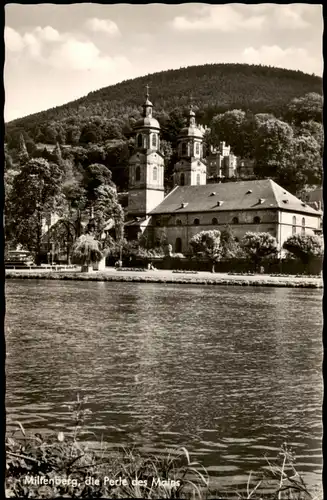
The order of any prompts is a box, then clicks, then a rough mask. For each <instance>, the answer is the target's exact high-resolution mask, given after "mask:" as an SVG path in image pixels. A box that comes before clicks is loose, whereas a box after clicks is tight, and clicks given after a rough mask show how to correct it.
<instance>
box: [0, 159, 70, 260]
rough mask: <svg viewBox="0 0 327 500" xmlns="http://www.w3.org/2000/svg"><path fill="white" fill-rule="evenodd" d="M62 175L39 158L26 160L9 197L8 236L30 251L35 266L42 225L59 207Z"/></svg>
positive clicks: (39, 246) (59, 170) (57, 169)
mask: <svg viewBox="0 0 327 500" xmlns="http://www.w3.org/2000/svg"><path fill="white" fill-rule="evenodd" d="M61 182H62V171H61V169H60V168H59V167H58V165H56V164H54V163H49V162H47V161H46V160H44V159H42V158H38V159H32V160H29V161H28V162H27V163H26V164H25V165H23V167H22V169H21V171H20V172H19V173H18V174H17V175H16V176H15V177H14V179H13V186H12V190H11V192H10V196H8V205H9V213H8V219H9V220H8V232H9V233H10V234H11V235H12V237H13V239H14V240H15V241H16V242H17V243H20V244H21V245H22V246H23V247H26V248H27V249H28V250H29V251H31V252H32V253H33V254H34V256H35V260H36V262H37V263H38V261H39V259H40V254H41V239H42V225H43V222H44V219H46V217H47V216H48V214H49V213H53V212H55V210H56V208H57V206H58V205H59V203H60V200H61V197H60V189H61Z"/></svg>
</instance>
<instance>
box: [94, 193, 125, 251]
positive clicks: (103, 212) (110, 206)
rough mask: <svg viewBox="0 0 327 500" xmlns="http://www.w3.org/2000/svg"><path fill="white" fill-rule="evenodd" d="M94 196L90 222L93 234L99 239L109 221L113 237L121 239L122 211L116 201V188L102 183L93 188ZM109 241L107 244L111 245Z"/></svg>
mask: <svg viewBox="0 0 327 500" xmlns="http://www.w3.org/2000/svg"><path fill="white" fill-rule="evenodd" d="M94 196H95V200H94V204H93V214H94V215H93V221H92V222H93V227H94V234H95V236H96V237H97V238H98V239H100V238H101V236H102V234H103V232H104V231H105V229H106V227H107V226H108V223H109V225H112V228H113V229H114V231H115V239H116V240H121V239H122V235H123V225H124V211H123V209H122V207H121V205H120V204H119V202H118V197H117V191H116V188H115V187H113V186H111V185H108V184H102V185H100V186H99V187H97V188H96V189H95V191H94ZM110 222H111V224H110ZM107 243H109V242H107ZM111 243H112V242H111V241H110V244H109V246H111ZM104 244H106V241H104Z"/></svg>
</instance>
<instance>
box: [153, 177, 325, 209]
mask: <svg viewBox="0 0 327 500" xmlns="http://www.w3.org/2000/svg"><path fill="white" fill-rule="evenodd" d="M218 202H219V203H218ZM277 208H279V209H284V210H287V211H294V212H300V213H304V214H311V215H316V216H319V215H320V214H319V212H318V211H317V210H314V209H313V208H311V207H310V206H308V205H307V204H306V203H304V202H302V201H301V200H299V199H298V198H296V196H294V195H292V194H291V193H289V192H288V191H286V190H285V189H283V188H282V187H281V186H279V185H278V184H276V183H275V182H274V181H272V180H271V179H263V180H249V181H240V182H225V183H219V184H205V185H202V186H177V187H176V188H174V189H173V190H172V191H171V192H170V193H169V194H168V195H167V196H166V198H165V199H164V200H163V201H162V202H161V203H160V204H159V205H158V206H157V207H156V208H155V209H154V210H152V211H151V212H150V215H155V214H168V213H169V214H171V213H175V214H178V213H189V212H210V211H212V212H216V211H231V210H258V209H259V210H260V209H266V210H267V209H277Z"/></svg>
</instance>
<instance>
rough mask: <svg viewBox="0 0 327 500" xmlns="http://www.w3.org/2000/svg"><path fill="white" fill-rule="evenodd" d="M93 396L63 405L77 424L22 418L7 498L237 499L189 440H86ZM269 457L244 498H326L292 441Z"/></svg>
mask: <svg viewBox="0 0 327 500" xmlns="http://www.w3.org/2000/svg"><path fill="white" fill-rule="evenodd" d="M87 403H88V400H87V398H86V397H84V398H83V399H80V398H79V396H77V401H72V402H68V403H64V404H63V407H64V408H67V409H68V411H69V413H70V415H71V418H72V423H73V430H72V431H67V432H66V431H65V432H63V431H59V432H58V433H52V434H48V435H41V434H32V433H29V432H28V431H27V430H25V429H24V427H23V425H22V424H21V423H20V422H16V425H17V430H16V429H15V430H13V431H11V432H8V433H7V436H6V440H5V452H6V482H5V489H6V491H5V496H6V498H146V499H151V498H165V499H175V500H176V499H189V500H191V499H192V500H205V499H208V498H232V497H233V498H234V495H233V493H232V492H230V493H231V494H229V493H228V492H225V494H224V493H223V492H222V491H220V492H219V491H217V490H216V491H213V490H212V489H211V488H210V485H209V473H208V471H207V470H206V469H205V468H204V467H203V466H202V465H201V464H200V463H199V462H197V461H194V460H191V457H190V454H189V452H188V450H187V449H186V448H185V447H180V448H178V449H177V450H175V453H174V454H172V453H171V452H168V451H167V452H166V453H165V454H164V455H163V456H161V457H158V456H151V455H150V456H147V457H145V456H143V455H142V454H141V453H140V452H138V451H137V449H125V448H123V449H122V450H119V451H115V452H113V451H112V450H111V451H109V450H108V449H107V448H106V446H105V443H103V442H102V441H101V443H100V447H99V448H100V449H99V448H98V450H99V451H98V450H95V449H92V448H91V449H90V447H89V446H87V443H85V442H83V441H82V435H83V433H85V430H86V428H85V424H86V422H87V420H88V419H90V417H91V416H92V411H91V410H90V409H89V408H87V407H86V405H87ZM18 432H19V434H18ZM92 434H93V433H92ZM266 460H267V465H266V467H265V472H264V473H262V474H261V473H260V472H259V471H256V474H255V482H254V481H253V479H252V474H251V473H250V475H249V478H248V482H247V488H246V492H244V496H243V495H242V494H238V496H239V498H240V499H242V498H244V499H245V498H246V499H250V498H251V499H254V500H256V499H257V500H259V499H262V498H265V499H267V500H275V499H276V498H278V499H279V498H289V499H291V500H307V499H308V500H309V499H315V500H322V498H323V496H322V491H314V490H312V491H310V490H309V489H308V487H307V485H306V484H305V482H304V480H303V478H302V477H301V475H300V474H299V473H298V471H297V470H296V468H295V454H294V451H293V450H292V449H291V448H290V447H289V446H288V445H287V443H284V444H283V445H282V446H281V447H280V451H279V453H278V456H277V457H276V459H275V460H274V461H271V459H268V458H266ZM28 477H29V478H30V479H32V478H36V477H38V478H39V480H40V481H42V480H43V481H42V482H43V484H42V483H41V484H37V483H35V482H33V480H32V481H30V484H27V482H26V479H27V478H28ZM91 478H92V479H93V481H90V479H91ZM105 478H110V479H112V480H116V482H113V483H112V484H110V483H109V481H108V479H107V480H105ZM56 479H57V481H58V479H59V482H57V481H56ZM63 480H65V482H64V481H63ZM267 489H268V490H269V492H270V493H268V492H267ZM285 493H286V494H287V496H285ZM232 495H233V496H232Z"/></svg>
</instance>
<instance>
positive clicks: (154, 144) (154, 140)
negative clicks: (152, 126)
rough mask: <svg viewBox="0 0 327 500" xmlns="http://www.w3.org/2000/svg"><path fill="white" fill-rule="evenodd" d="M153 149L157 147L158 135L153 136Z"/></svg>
mask: <svg viewBox="0 0 327 500" xmlns="http://www.w3.org/2000/svg"><path fill="white" fill-rule="evenodd" d="M152 147H153V148H156V147H157V136H156V134H153V136H152Z"/></svg>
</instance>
